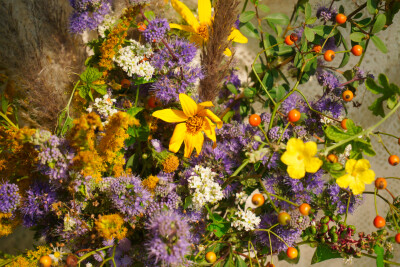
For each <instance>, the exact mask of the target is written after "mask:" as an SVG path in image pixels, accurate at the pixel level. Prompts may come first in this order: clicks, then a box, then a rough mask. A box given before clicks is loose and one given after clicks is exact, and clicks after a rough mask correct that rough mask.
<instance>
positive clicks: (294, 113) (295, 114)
mask: <svg viewBox="0 0 400 267" xmlns="http://www.w3.org/2000/svg"><path fill="white" fill-rule="evenodd" d="M300 117H301V113H300V111H298V110H297V109H292V110H291V111H289V114H288V119H289V121H290V122H296V121H299V120H300Z"/></svg>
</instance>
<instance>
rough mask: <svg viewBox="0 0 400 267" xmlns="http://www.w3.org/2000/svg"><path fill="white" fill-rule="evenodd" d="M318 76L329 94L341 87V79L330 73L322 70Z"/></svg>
mask: <svg viewBox="0 0 400 267" xmlns="http://www.w3.org/2000/svg"><path fill="white" fill-rule="evenodd" d="M316 75H317V80H318V83H319V84H320V85H321V86H324V87H325V88H326V90H327V92H331V91H333V90H334V89H335V88H338V87H339V85H340V82H339V78H338V77H337V76H336V75H335V74H333V73H332V72H330V71H327V70H323V69H320V70H319V71H317V73H316Z"/></svg>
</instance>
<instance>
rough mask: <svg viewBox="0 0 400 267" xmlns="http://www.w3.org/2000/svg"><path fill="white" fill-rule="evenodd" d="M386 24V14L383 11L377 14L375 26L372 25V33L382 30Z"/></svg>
mask: <svg viewBox="0 0 400 267" xmlns="http://www.w3.org/2000/svg"><path fill="white" fill-rule="evenodd" d="M385 24H386V16H385V14H383V13H381V14H378V16H376V19H375V23H374V26H373V27H372V31H371V33H372V34H375V33H377V32H380V31H381V30H382V29H383V27H385Z"/></svg>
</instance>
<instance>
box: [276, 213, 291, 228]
mask: <svg viewBox="0 0 400 267" xmlns="http://www.w3.org/2000/svg"><path fill="white" fill-rule="evenodd" d="M290 219H291V218H290V214H289V213H287V212H284V211H282V212H281V213H279V215H278V222H279V224H280V225H287V224H288V223H289V222H290Z"/></svg>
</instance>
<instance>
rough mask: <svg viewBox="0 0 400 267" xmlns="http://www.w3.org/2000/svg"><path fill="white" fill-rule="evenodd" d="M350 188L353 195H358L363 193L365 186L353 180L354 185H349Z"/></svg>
mask: <svg viewBox="0 0 400 267" xmlns="http://www.w3.org/2000/svg"><path fill="white" fill-rule="evenodd" d="M350 188H351V191H353V194H354V195H358V194H361V193H362V192H364V190H365V184H364V183H363V182H361V181H357V180H355V181H354V183H352V184H350Z"/></svg>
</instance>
